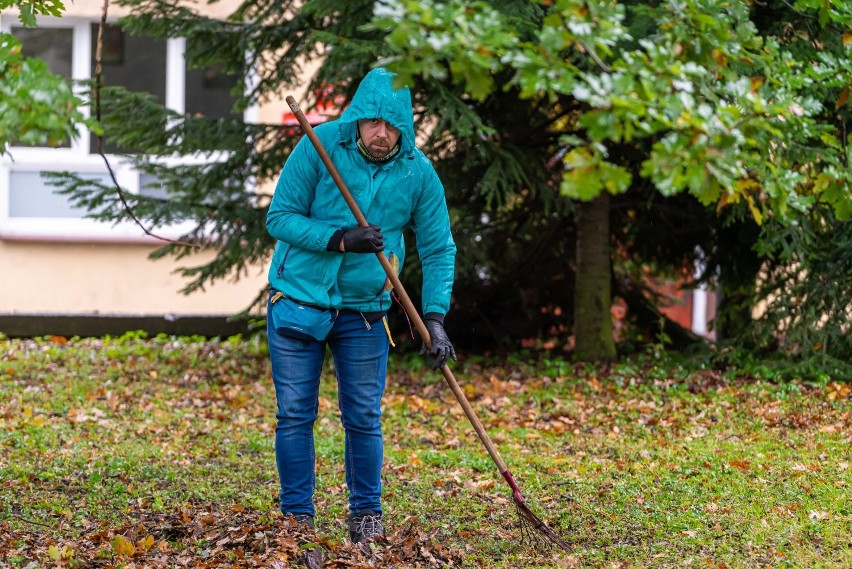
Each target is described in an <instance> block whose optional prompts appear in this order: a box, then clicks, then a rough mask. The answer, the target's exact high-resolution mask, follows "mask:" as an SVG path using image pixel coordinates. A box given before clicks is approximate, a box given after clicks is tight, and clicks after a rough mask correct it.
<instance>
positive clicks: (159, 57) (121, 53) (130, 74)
mask: <svg viewBox="0 0 852 569" xmlns="http://www.w3.org/2000/svg"><path fill="white" fill-rule="evenodd" d="M97 45H98V24H92V78H94V77H95V57H96V54H97ZM101 66H102V75H103V84H104V85H105V86H110V87H114V86H121V87H124V88H126V89H127V90H129V91H135V92H144V93H151V94H152V95H154V98H155V100H156V101H157V102H158V103H160V104H165V102H166V40H165V39H162V38H149V37H143V36H132V35H130V34H128V33H127V32H125V31H124V30H122V29H121V28H120V27H119V26H111V25H107V26H105V27H104V38H103V52H102V54H101ZM104 112H107V113H108V112H109V109H108V108H105V109H104ZM163 128H164V129H165V125H163ZM91 143H92V145H91V147H90V148H91V149H92V152H97V148H98V143H97V137H96V136H94V135H93V136H92V142H91ZM104 151H105V152H107V153H114V152H122V153H127V152H132V150H130V149H127V148H119V147H118V146H116V145H115V144H111V143H110V139H109V133H108V132H107V133H105V145H104Z"/></svg>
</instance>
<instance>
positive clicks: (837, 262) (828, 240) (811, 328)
mask: <svg viewBox="0 0 852 569" xmlns="http://www.w3.org/2000/svg"><path fill="white" fill-rule="evenodd" d="M761 247H762V248H764V249H763V250H762V251H761V252H762V253H763V254H764V256H765V257H767V258H771V259H774V260H775V262H774V263H772V264H770V265H768V266H767V268H766V271H765V273H764V274H763V275H761V279H760V281H759V288H758V298H759V300H760V301H761V303H762V305H761V311H762V314H761V316H760V317H759V318H758V319H757V320H756V321H755V322H754V324H753V332H754V334H755V336H756V341H757V343H758V345H760V346H763V347H769V348H770V349H778V350H779V351H780V352H781V354H783V356H785V358H787V359H788V361H787V362H786V366H784V365H782V366H781V367H782V369H783V368H784V367H787V368H790V369H789V371H788V372H787V375H788V376H789V375H791V373H796V372H798V374H799V375H800V376H804V377H809V378H812V377H814V375H816V374H828V375H830V376H834V377H846V378H852V362H850V358H849V355H850V354H852V333H850V332H852V330H850V322H852V224H850V223H848V222H840V221H838V220H837V219H836V217H835V216H834V215H833V213H832V211H831V210H830V209H823V210H818V211H815V212H814V213H813V214H812V215H811V216H808V217H802V218H801V220H800V223H799V224H798V225H797V226H796V227H785V226H780V227H779V226H767V227H766V228H764V238H763V239H762V240H761Z"/></svg>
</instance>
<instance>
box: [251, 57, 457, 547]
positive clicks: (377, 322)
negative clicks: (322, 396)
mask: <svg viewBox="0 0 852 569" xmlns="http://www.w3.org/2000/svg"><path fill="white" fill-rule="evenodd" d="M391 79H392V74H391V73H389V72H387V71H386V70H384V69H374V70H372V71H370V72H369V73H368V74H367V75H366V77H364V79H363V81H362V82H361V84H360V85H359V86H358V90H357V91H356V93H355V96H354V98H353V99H352V103H351V105H350V106H349V107H348V108H347V109H346V110H345V111H344V113H343V114H342V116H341V117H340V118H339V119H338V120H335V121H332V122H328V123H325V124H321V125H319V126H318V127H317V128H316V129H315V132H316V135H317V137H318V138H319V139H320V141H322V144H323V146H324V148H325V149H326V151H327V152H328V153H329V155H330V156H331V159H332V161H333V162H334V164H335V166H336V167H337V169H338V171H339V172H340V175H341V177H342V178H343V180H344V181H345V183H346V186H347V187H348V188H349V190H350V191H351V192H352V194H353V197H354V198H355V201H356V202H357V203H358V206H359V208H360V209H361V211H362V212H363V213H364V216H365V217H366V218H367V220H368V221H369V222H370V224H371V225H370V227H366V228H364V227H359V226H358V225H357V223H356V221H355V218H354V216H353V214H352V213H351V211H350V210H349V208H348V206H347V204H346V202H345V201H344V199H343V197H342V195H341V194H340V192H339V190H338V188H337V186H336V185H335V182H334V180H333V179H332V177H331V176H330V174H329V173H328V171H327V169H326V168H325V166H324V165H323V163H322V162H321V160H320V158H319V155H318V154H317V152H316V149H315V148H314V147H313V146H312V144H311V143H310V141H309V140H308V138H307V137H303V138H302V139H301V140H300V141H299V143H298V144H297V145H296V147H295V148H294V149H293V152H292V153H291V155H290V157H289V158H288V160H287V162H286V164H285V165H284V169H283V170H282V172H281V176H280V178H279V180H278V185H277V186H276V188H275V195H274V197H273V199H272V203H271V204H270V207H269V213H268V215H267V218H266V226H267V230H268V231H269V233H270V235H272V237H274V238H275V239H276V240H277V243H276V247H275V253H274V254H273V258H272V263H271V266H270V268H269V283H270V287H271V291H270V299H269V303H268V306H267V308H268V338H269V353H270V358H271V362H272V377H273V382H274V384H275V394H276V398H277V401H278V410H277V414H276V417H277V419H278V424H277V428H276V430H275V458H276V463H277V466H278V477H279V481H280V483H281V512H282V513H283V514H284V515H285V516H287V517H292V518H293V519H294V520H295V521H296V522H298V523H302V524H305V525H307V526H309V527H311V528H313V527H314V515H315V511H314V505H313V492H314V487H315V457H314V438H313V426H314V421H315V419H316V417H317V408H318V405H317V397H318V392H319V379H320V372H321V370H322V365H323V359H324V356H325V352H326V347H329V348H330V350H331V353H332V357H333V358H334V364H335V365H334V369H335V373H336V374H337V383H338V391H339V397H338V405H339V407H340V412H341V415H342V423H343V428H344V431H345V449H344V450H345V455H344V457H345V459H344V462H345V469H346V484H347V486H348V488H349V520H348V522H349V536H350V539H351V540H352V541H353V542H356V543H357V542H362V541H366V540H368V539H370V538H373V537H375V536H377V535H384V527H383V524H382V505H381V502H380V500H381V493H382V481H381V469H382V459H383V441H382V430H381V421H380V418H381V398H382V394H383V393H384V388H385V375H386V373H387V359H388V349H389V343H390V338H389V332H387V322H386V320H385V321H383V320H384V319H385V318H386V312H387V310H388V308H389V307H390V306H391V297H390V292H389V290H390V287H389V286H388V282H387V277H386V275H385V273H384V271H383V269H382V266H381V264H380V263H379V260H378V259H377V258H376V255H375V253H377V252H379V251H385V254H386V255H387V256H388V258H389V259H391V261H392V262H394V263H396V262H398V264H399V267H400V268H401V267H402V264H403V261H404V256H405V245H404V241H403V232H404V231H405V230H406V229H409V228H410V229H411V230H413V232H414V234H415V236H416V245H417V252H418V255H419V257H420V259H421V262H422V265H423V295H422V296H423V306H422V310H423V314H424V317H423V319H424V322H425V323H426V327H427V328H428V330H429V334H430V336H431V341H432V344H431V350H429V354H430V355H431V356H433V357H434V358H435V360H434V364H435V366H436V367H440V366H442V365H444V364H445V363H446V362H447V360H448V359H449V358H453V359H455V351H454V349H453V346H452V344H451V343H450V340H449V338H447V334H446V332H445V331H444V326H443V321H444V316H445V315H446V313H447V311H448V310H449V303H450V294H451V291H452V283H453V277H454V263H455V253H456V246H455V243H454V242H453V237H452V234H451V232H450V221H449V215H448V212H447V205H446V200H445V198H444V189H443V185H442V184H441V181H440V180H439V179H438V176H437V174H436V173H435V170H434V168H433V167H432V164H431V163H430V161H429V160H428V158H426V156H425V155H424V154H423V153H422V152H421V151H420V150H419V149H418V148H417V147H416V146H415V139H414V117H413V111H412V107H411V95H410V93H409V90H408V89H407V88H403V89H394V88H393V85H392V82H391ZM425 352H426V350H425V347H423V348H421V354H423V353H425Z"/></svg>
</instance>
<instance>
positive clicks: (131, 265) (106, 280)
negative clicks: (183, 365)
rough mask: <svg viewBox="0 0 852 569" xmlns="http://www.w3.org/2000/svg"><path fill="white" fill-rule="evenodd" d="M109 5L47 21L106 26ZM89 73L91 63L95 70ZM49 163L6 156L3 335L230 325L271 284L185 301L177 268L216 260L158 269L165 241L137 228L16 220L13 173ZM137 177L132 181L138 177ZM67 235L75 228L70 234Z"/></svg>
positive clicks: (7, 14) (0, 168)
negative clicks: (205, 320) (130, 324)
mask: <svg viewBox="0 0 852 569" xmlns="http://www.w3.org/2000/svg"><path fill="white" fill-rule="evenodd" d="M236 5H237V2H236V1H234V0H223V1H220V2H218V3H213V4H203V5H199V4H195V6H202V7H203V9H204V10H205V12H206V13H208V14H209V15H211V16H215V17H223V16H225V15H227V14H229V13H230V12H231V10H232V8H233V7H234V6H236ZM102 7H103V2H101V1H100V0H97V1H95V0H76V1H75V2H70V3H66V8H67V10H66V12H65V15H64V16H63V18H61V19H59V20H57V19H55V18H54V19H47V20H46V21H47V22H52V25H64V24H65V23H66V22H74V21H78V22H84V23H85V25H86V26H88V25H89V24H90V23H91V22H97V21H98V20H99V19H100V16H101V10H102ZM123 14H124V12H123V11H122V9H121V8H120V7H118V6H115V5H110V6H109V17H110V19H111V20H112V19H114V18H117V17H119V16H121V15H123ZM0 24H3V25H5V26H6V29H8V26H10V25H16V24H17V18H16V15H15V12H14V11H10V10H6V11H4V12H3V13H2V14H0ZM75 49H76V48H75ZM75 57H76V56H75ZM83 65H84V66H85V65H86V64H85V62H84V63H83ZM290 92H291V93H292V94H293V95H295V96H297V97H298V96H300V95H301V93H300V92H299V91H298V90H297V89H293V90H292V91H290ZM286 110H287V109H286V103H284V102H283V101H272V102H269V103H266V104H264V105H263V106H261V107H258V108H255V109H252V110H250V112H249V114H248V115H247V116H246V120H249V121H257V122H268V123H278V124H280V122H281V118H282V115H283V113H285V112H286ZM85 138H87V137H85ZM42 152H44V151H43V150H42ZM98 160H100V157H99V156H97V155H96V154H91V153H89V154H85V151H84V153H83V154H78V155H73V154H70V153H69V152H68V150H65V151H62V152H58V153H57V154H56V159H55V163H56V164H59V163H61V164H63V166H62V168H65V166H64V165H65V164H72V165H76V166H80V165H83V167H91V168H96V167H98V166H97V164H96V163H97V161H98ZM41 163H44V164H45V167H47V166H51V165H53V164H52V163H54V159H53V157H52V156H51V155H44V154H41V155H38V156H35V157H32V156H30V154H28V151H27V150H20V149H14V148H13V149H12V152H11V156H10V155H8V154H7V155H4V156H2V157H0V202H2V198H3V197H4V196H5V198H6V203H5V205H4V204H3V203H0V332H6V333H9V330H10V329H15V328H16V326H17V324H20V322H21V319H26V318H27V317H28V316H32V317H34V318H33V320H34V321H39V322H41V321H42V320H39V319H42V318H43V316H44V315H54V316H57V317H60V316H61V317H67V316H79V317H83V318H85V317H87V316H92V317H94V316H103V315H109V316H112V317H117V318H121V317H123V316H127V317H130V316H139V315H143V316H151V317H163V316H164V315H169V317H170V318H173V317H181V316H222V317H225V316H230V315H233V314H235V313H238V312H240V311H242V310H244V309H245V308H246V307H247V306H248V305H249V303H251V302H252V301H253V300H254V299H255V298H256V296H257V294H258V293H259V292H260V291H261V290H262V289H263V288H264V286H265V285H266V262H264V263H260V264H259V265H258V266H256V267H253V268H252V269H251V270H250V271H249V274H248V275H247V276H243V277H241V278H240V280H239V281H237V282H233V281H224V282H223V281H220V282H217V283H216V284H213V285H211V286H209V287H207V288H206V290H205V291H203V292H201V291H200V292H195V293H192V294H190V295H184V294H182V293H181V292H180V289H181V288H183V287H184V286H185V285H186V284H187V282H188V281H186V280H185V279H183V278H182V277H180V276H179V275H177V274H176V272H175V271H176V269H178V268H179V267H183V266H196V265H199V264H202V263H204V262H206V261H207V260H209V259H210V258H211V254H209V253H205V254H201V255H198V256H193V257H190V258H185V259H182V260H181V261H176V260H174V259H172V258H167V259H161V260H156V261H154V260H151V259H149V255H150V254H151V252H152V251H154V250H155V249H157V248H158V247H160V246H162V245H163V242H162V241H157V240H154V239H152V238H150V237H146V236H145V235H144V234H143V232H142V231H141V229H139V228H138V227H134V226H133V224H125V225H123V226H121V227H117V228H114V227H110V226H107V225H103V224H101V225H100V227H98V228H96V229H91V227H90V226H91V224H92V223H93V222H90V221H89V220H80V219H75V220H65V219H56V220H51V219H34V220H32V222H29V220H27V219H12V218H11V217H12V216H11V215H10V206H9V195H10V194H9V192H10V190H9V187H10V185H11V182H10V179H11V178H10V175H11V174H10V172H14V171H15V169H18V170H20V169H22V168H27V167H29V168H30V169H33V170H35V171H37V170H38V168H39V164H41ZM28 165H29V166H28ZM53 167H55V168H58V167H60V166H56V165H53ZM119 174H120V177H121V176H128V172H127V171H124V170H122V171H120V172H119ZM127 179H129V180H132V177H128V178H127ZM132 183H133V182H131V187H132ZM136 183H137V185H138V184H139V183H138V182H136ZM273 183H274V181H269V182H267V183H266V184H264V185H263V186H261V187H260V188H258V191H261V192H264V193H271V191H272V184H273ZM4 192H5V194H4ZM18 195H20V193H19V194H18ZM4 215H5V221H4ZM85 224H89V225H88V226H86V227H89V228H90V229H85V230H83V231H80V230H79V227H82V226H84V225H85ZM66 227H67V228H69V230H67V231H66ZM179 229H180V228H174V229H173V230H171V231H168V230H166V231H163V232H162V234H164V235H167V236H170V237H176V236H177V235H179V233H180V231H179ZM155 232H156V233H160V232H159V231H156V230H155ZM47 321H48V322H49V319H48V320H47ZM10 322H12V324H10ZM16 323H17V324H16ZM4 327H5V330H4ZM41 328H44V330H43V332H44V333H56V331H55V330H52V329H48V328H45V327H43V326H41V325H39V327H37V329H36V331H35V333H39V330H40V329H41ZM17 329H21V330H24V329H26V330H28V331H29V332H28V333H27V334H28V335H32V334H31V332H32V331H33V328H32V327H31V326H30V327H27V326H17ZM93 332H94V333H97V330H93Z"/></svg>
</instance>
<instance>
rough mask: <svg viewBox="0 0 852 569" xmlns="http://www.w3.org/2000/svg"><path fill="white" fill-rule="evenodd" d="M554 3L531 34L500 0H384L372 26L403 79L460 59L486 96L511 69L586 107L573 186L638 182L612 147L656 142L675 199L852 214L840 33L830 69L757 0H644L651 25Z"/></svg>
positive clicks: (459, 70)
mask: <svg viewBox="0 0 852 569" xmlns="http://www.w3.org/2000/svg"><path fill="white" fill-rule="evenodd" d="M540 4H541V5H542V7H543V8H545V15H544V16H543V17H542V18H540V19H539V20H538V21H537V25H538V29H536V30H535V31H534V32H533V33H532V37H523V36H524V35H526V34H519V33H517V32H515V31H514V30H515V29H517V26H516V23H515V21H514V19H513V18H511V17H509V16H504V15H503V14H502V13H501V12H500V11H499V9H495V6H493V5H491V4H489V3H486V2H476V3H473V4H470V3H468V2H462V1H460V0H455V1H451V2H432V1H427V2H421V1H419V0H418V1H414V0H400V1H396V0H393V1H390V0H389V1H386V2H381V3H380V6H381V8H380V9H379V10H377V11H376V17H375V19H374V21H373V24H372V27H371V29H380V30H384V31H386V32H387V36H386V39H385V41H386V43H387V44H388V45H389V46H390V48H391V49H392V50H393V51H394V53H395V55H393V56H391V57H389V58H386V59H384V60H383V61H382V63H385V64H387V65H389V66H390V67H391V68H393V69H394V70H396V71H397V72H399V77H400V81H401V82H411V81H412V79H413V78H414V77H425V78H437V79H443V78H444V77H445V76H446V70H447V69H449V70H450V78H451V79H452V80H453V81H454V82H456V83H458V84H460V85H461V87H462V88H463V90H464V92H466V93H468V94H469V95H470V96H471V97H472V98H474V99H485V98H487V97H488V96H490V95H491V93H492V92H493V90H494V86H495V85H494V79H493V77H494V75H495V73H497V72H500V71H502V70H508V71H510V72H511V79H510V82H509V85H516V86H518V87H519V89H520V94H521V96H522V97H530V98H544V99H545V100H548V101H550V102H555V101H557V100H558V99H559V98H560V97H562V96H571V97H573V98H574V99H576V100H577V101H579V102H581V103H583V104H584V105H585V106H586V107H585V110H584V112H583V113H582V115H581V117H580V119H579V124H578V130H577V133H576V136H572V137H571V139H570V140H568V139H565V140H566V144H567V146H568V147H569V148H571V150H570V151H568V152H567V153H565V155H564V157H563V163H564V164H565V170H566V174H565V176H564V177H563V182H562V190H563V192H565V193H566V194H567V195H569V196H572V197H578V198H581V199H591V198H593V197H594V196H596V195H597V194H598V193H600V192H601V191H608V192H610V193H619V192H623V191H625V190H626V189H627V188H628V187H629V186H630V185H631V176H632V174H631V173H630V172H629V171H628V170H627V169H625V168H624V167H623V166H622V165H620V164H618V162H619V161H620V159H621V157H620V156H618V155H613V156H612V158H611V160H613V161H614V163H612V162H609V161H608V160H607V158H608V156H607V151H606V148H605V147H604V146H602V145H604V144H613V143H615V144H620V143H624V142H626V143H630V142H632V141H634V140H636V139H650V140H652V141H653V145H652V147H651V150H650V153H649V155H648V156H647V157H646V158H645V159H644V160H643V162H642V165H641V169H640V171H639V174H640V175H641V176H642V177H645V178H648V179H649V180H650V181H651V182H652V183H653V184H654V186H655V187H656V188H657V189H658V191H660V192H661V193H662V194H663V195H672V194H675V193H678V192H681V191H688V192H690V193H691V194H693V195H694V196H695V197H696V198H697V199H698V200H699V201H701V202H702V203H704V204H705V205H711V204H712V205H716V204H718V206H719V207H722V206H724V205H727V204H731V203H737V202H740V201H742V202H743V203H745V204H747V206H748V208H749V209H750V211H751V213H752V215H753V216H754V218H755V220H756V221H757V222H758V223H761V222H762V221H763V219H764V218H765V217H766V216H768V215H771V216H777V217H779V218H787V217H789V216H794V215H795V214H796V213H797V212H803V211H805V210H806V209H808V208H809V207H810V206H811V205H813V204H814V203H816V202H818V201H823V202H826V203H829V204H831V205H832V206H833V207H834V209H835V211H836V212H837V213H838V214H839V215H840V216H845V215H848V213H849V211H850V207H851V206H852V191H850V183H852V182H850V178H852V176H850V165H849V162H848V157H847V155H846V144H847V141H845V140H843V138H844V134H843V133H844V131H843V129H841V128H838V127H837V126H835V125H831V124H827V123H826V122H825V121H824V119H823V117H822V116H821V113H822V112H823V111H824V109H825V107H824V103H823V102H821V101H820V99H819V98H818V97H817V96H815V93H814V92H813V88H814V86H815V85H817V84H819V83H821V82H822V81H823V80H828V81H829V82H830V83H831V84H832V86H835V85H848V84H849V83H850V81H852V71H850V69H852V55H850V50H849V49H846V48H843V47H842V46H843V43H844V41H843V38H842V37H841V34H840V32H839V31H837V32H835V33H834V34H833V37H831V40H832V43H831V44H830V47H829V48H814V49H813V50H812V53H811V54H810V55H811V56H812V57H813V58H816V59H817V61H818V62H819V63H818V64H817V65H814V64H813V61H812V58H811V57H807V58H804V57H799V58H796V57H794V56H793V54H792V53H791V52H790V51H788V50H787V49H785V48H784V46H782V45H781V43H779V41H778V40H777V39H776V38H774V37H771V36H764V35H762V34H760V32H759V31H758V29H757V28H756V26H755V25H754V23H753V22H751V21H750V19H749V18H750V15H751V14H750V9H749V7H748V5H746V4H745V3H740V2H722V1H719V0H690V1H687V2H679V3H676V4H675V3H663V4H661V5H659V6H655V7H650V6H645V5H642V4H639V5H636V6H634V12H635V14H636V15H637V18H636V21H637V22H641V23H642V24H643V29H642V33H643V34H644V35H643V36H641V37H640V36H638V35H636V34H637V32H639V30H638V29H636V28H631V21H629V20H628V18H627V12H626V10H625V8H624V5H623V4H621V3H617V2H613V1H611V0H599V1H597V2H585V1H581V0H570V1H569V0H566V1H564V2H557V3H551V2H541V3H540ZM797 8H798V9H801V10H804V11H805V12H807V11H812V10H816V11H818V12H819V15H820V16H819V18H820V22H821V23H823V21H824V20H832V21H836V22H840V23H842V24H844V25H849V24H850V22H852V16H850V15H849V14H848V13H847V11H848V10H846V9H844V8H842V7H836V6H835V5H834V4H830V5H828V7H827V6H826V4H824V3H819V5H818V6H810V5H809V4H807V3H803V2H800V3H798V4H797ZM649 20H653V21H654V26H653V27H651V28H650V29H648V27H647V22H648V21H649ZM826 23H827V22H825V23H823V25H825V24H826ZM504 88H505V87H504ZM847 94H848V90H847ZM839 141H843V142H839Z"/></svg>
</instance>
